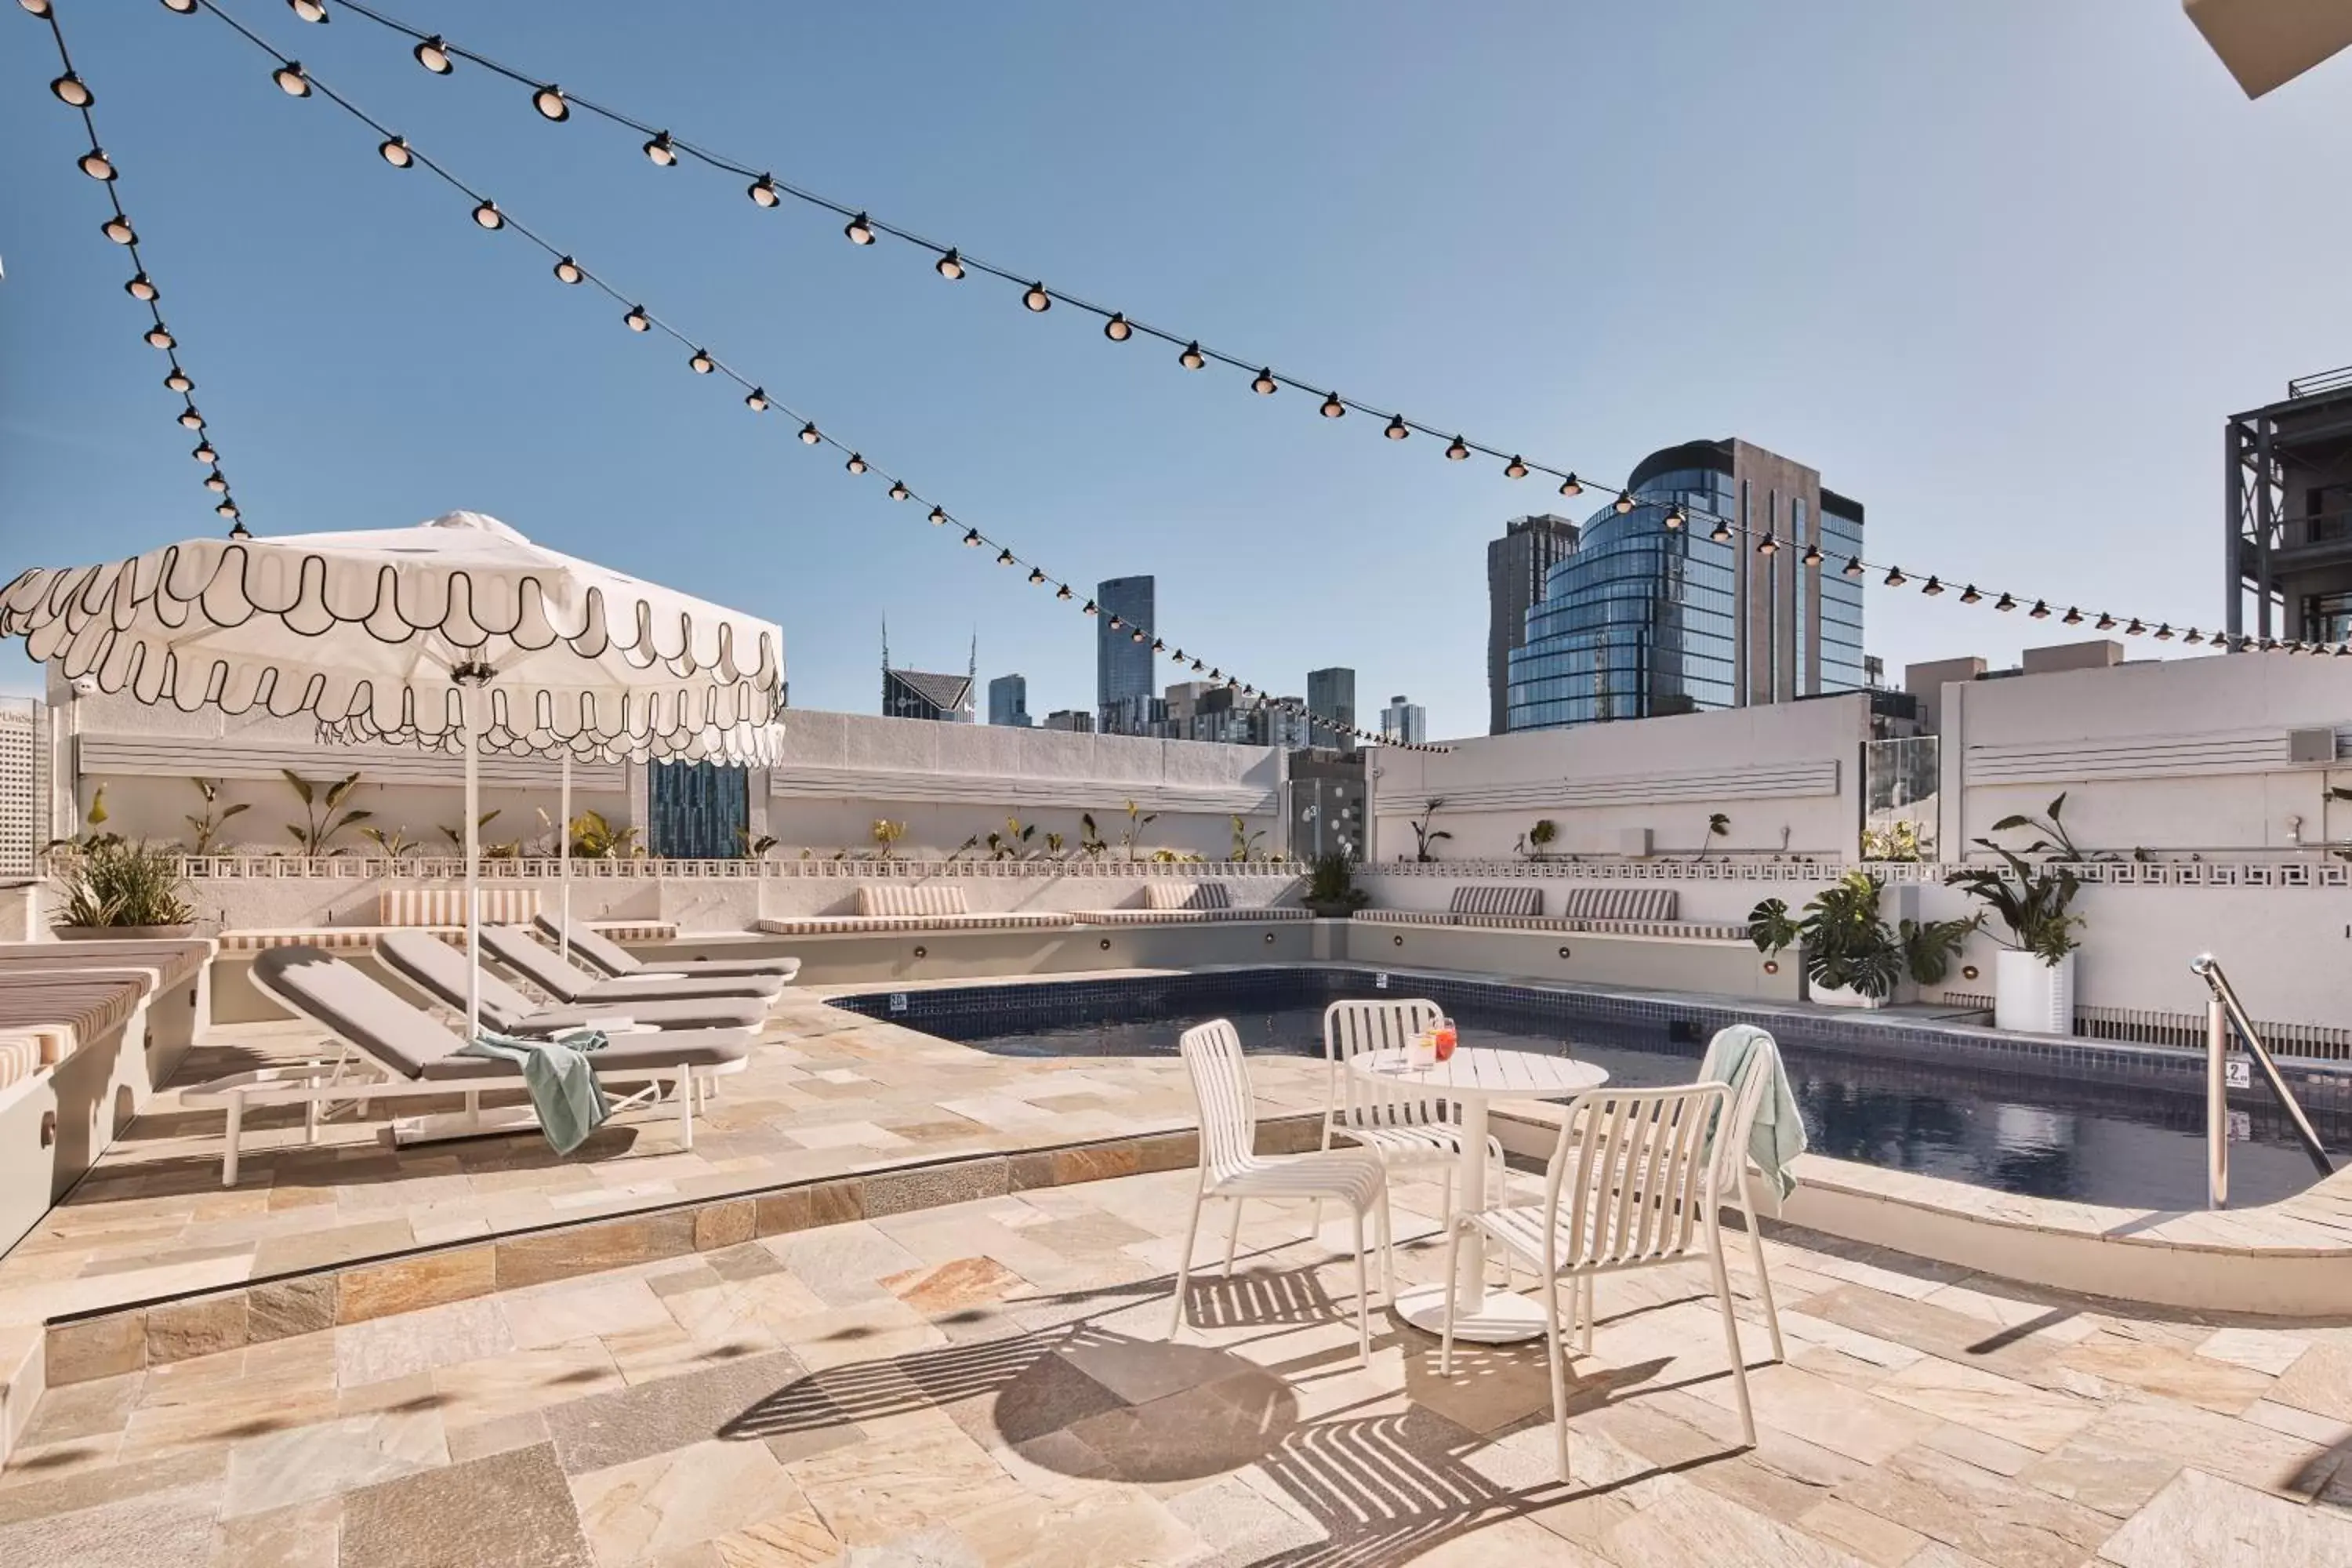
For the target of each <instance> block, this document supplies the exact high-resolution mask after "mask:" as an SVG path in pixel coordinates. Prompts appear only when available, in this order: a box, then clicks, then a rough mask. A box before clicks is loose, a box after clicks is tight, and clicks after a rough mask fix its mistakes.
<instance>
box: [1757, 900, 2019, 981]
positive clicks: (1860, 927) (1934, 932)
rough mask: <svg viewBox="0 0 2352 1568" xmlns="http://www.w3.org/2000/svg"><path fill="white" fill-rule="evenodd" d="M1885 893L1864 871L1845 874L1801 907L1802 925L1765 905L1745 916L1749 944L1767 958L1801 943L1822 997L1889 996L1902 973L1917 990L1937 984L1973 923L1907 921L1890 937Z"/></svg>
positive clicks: (1783, 909)
mask: <svg viewBox="0 0 2352 1568" xmlns="http://www.w3.org/2000/svg"><path fill="white" fill-rule="evenodd" d="M1883 891H1885V883H1884V882H1883V881H1881V880H1880V879H1878V878H1876V877H1874V876H1872V875H1871V874H1870V873H1868V872H1867V871H1849V872H1847V873H1846V874H1845V875H1844V876H1843V877H1842V878H1840V879H1838V880H1836V881H1835V882H1832V883H1831V884H1830V885H1829V886H1828V887H1826V888H1823V889H1822V890H1821V891H1820V892H1818V893H1816V894H1814V895H1813V897H1811V899H1809V900H1806V901H1805V907H1804V912H1803V914H1802V916H1801V917H1799V916H1796V915H1792V914H1790V911H1789V906H1788V905H1787V904H1786V903H1784V902H1782V901H1781V900H1779V899H1766V900H1763V901H1762V902H1760V903H1759V904H1758V905H1757V906H1756V907H1755V909H1753V910H1749V911H1748V940H1749V941H1750V942H1754V943H1755V944H1756V949H1757V951H1758V952H1765V953H1772V952H1780V950H1781V949H1783V948H1787V947H1791V946H1795V945H1798V944H1799V943H1801V944H1802V945H1803V951H1804V963H1805V977H1806V978H1807V979H1808V980H1810V981H1811V982H1812V983H1813V984H1815V985H1817V986H1821V987H1823V988H1826V989H1833V990H1844V991H1853V992H1857V993H1859V994H1862V995H1864V996H1871V997H1883V996H1888V995H1891V994H1894V991H1895V984H1897V983H1898V982H1899V981H1900V980H1901V979H1902V978H1903V976H1904V975H1905V974H1906V973H1907V974H1909V975H1910V977H1911V978H1912V979H1913V980H1915V981H1916V982H1917V983H1918V984H1922V985H1938V984H1942V983H1943V979H1944V976H1945V974H1946V973H1948V972H1949V970H1950V967H1951V962H1952V960H1953V959H1954V958H1956V957H1958V954H1959V952H1960V947H1961V944H1962V943H1963V942H1966V941H1967V940H1968V937H1969V932H1971V931H1975V930H1976V928H1977V921H1974V920H1965V921H1910V920H1906V921H1903V922H1902V926H1901V929H1900V930H1899V931H1895V930H1890V929H1889V928H1888V926H1887V924H1886V922H1885V921H1883V920H1881V919H1879V918H1878V899H1879V895H1880V894H1881V893H1882V892H1883Z"/></svg>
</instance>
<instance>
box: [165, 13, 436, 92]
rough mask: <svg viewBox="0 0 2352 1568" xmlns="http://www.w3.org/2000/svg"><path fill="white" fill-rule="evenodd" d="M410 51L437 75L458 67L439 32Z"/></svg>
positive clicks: (420, 62)
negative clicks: (450, 56)
mask: <svg viewBox="0 0 2352 1568" xmlns="http://www.w3.org/2000/svg"><path fill="white" fill-rule="evenodd" d="M166 3H167V4H168V3H169V0H166ZM408 52H409V53H410V54H412V55H415V57H416V63H417V64H418V65H421V66H423V67H424V68H425V69H426V70H429V71H431V72H432V73H433V74H434V75H435V76H447V75H448V74H449V73H450V72H451V71H453V70H455V69H457V62H456V61H454V60H452V59H451V58H449V46H448V45H446V44H445V43H443V42H442V41H441V35H440V34H438V33H436V34H434V35H433V36H432V37H429V38H426V39H425V40H424V41H423V42H422V43H420V44H418V45H417V46H416V47H415V48H413V49H411V50H409V51H408Z"/></svg>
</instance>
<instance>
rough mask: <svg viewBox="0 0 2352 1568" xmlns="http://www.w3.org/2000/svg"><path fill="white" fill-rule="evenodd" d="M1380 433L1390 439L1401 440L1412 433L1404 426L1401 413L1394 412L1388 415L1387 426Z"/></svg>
mask: <svg viewBox="0 0 2352 1568" xmlns="http://www.w3.org/2000/svg"><path fill="white" fill-rule="evenodd" d="M1381 434H1382V435H1384V436H1386V437H1388V438H1389V439H1390V440H1391V441H1402V440H1403V439H1404V438H1405V437H1408V436H1410V435H1412V430H1411V429H1409V428H1408V427H1407V426H1406V425H1405V422H1404V416H1403V415H1402V414H1395V415H1391V416H1389V423H1388V427H1387V428H1386V429H1385V430H1383V431H1381Z"/></svg>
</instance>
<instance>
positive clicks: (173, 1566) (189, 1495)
mask: <svg viewBox="0 0 2352 1568" xmlns="http://www.w3.org/2000/svg"><path fill="white" fill-rule="evenodd" d="M216 1505H217V1496H216V1494H215V1491H214V1489H211V1488H209V1487H184V1488H180V1489H173V1490H168V1491H153V1492H146V1493H142V1494H140V1495H137V1496H133V1497H128V1498H124V1499H121V1500H118V1501H112V1502H102V1503H100V1504H98V1505H97V1506H95V1507H92V1508H86V1509H79V1510H75V1511H73V1512H70V1513H59V1514H52V1515H50V1516H48V1517H47V1518H43V1519H35V1520H27V1521H24V1522H21V1523H16V1524H6V1525H0V1563H6V1564H8V1568H98V1565H99V1564H104V1565H105V1568H189V1565H190V1564H192V1563H202V1562H204V1561H205V1557H206V1556H207V1555H208V1554H209V1553H210V1552H211V1549H212V1536H213V1510H214V1509H215V1506H216Z"/></svg>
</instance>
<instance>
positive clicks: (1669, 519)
mask: <svg viewBox="0 0 2352 1568" xmlns="http://www.w3.org/2000/svg"><path fill="white" fill-rule="evenodd" d="M1663 521H1664V526H1665V530H1666V531H1667V532H1668V533H1673V532H1675V531H1679V530H1680V529H1681V527H1682V525H1683V521H1684V520H1683V509H1682V508H1680V507H1678V506H1670V507H1668V508H1666V515H1665V517H1664V520H1663ZM1723 537H1724V538H1725V539H1728V538H1730V537H1731V535H1730V534H1728V533H1726V534H1725V535H1724V536H1723ZM1717 542H1718V543H1720V542H1721V541H1717Z"/></svg>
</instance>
